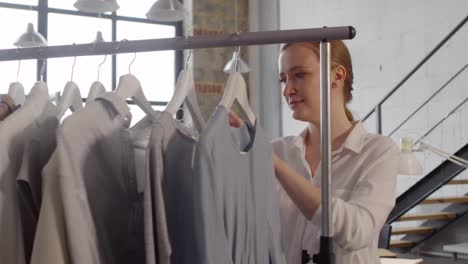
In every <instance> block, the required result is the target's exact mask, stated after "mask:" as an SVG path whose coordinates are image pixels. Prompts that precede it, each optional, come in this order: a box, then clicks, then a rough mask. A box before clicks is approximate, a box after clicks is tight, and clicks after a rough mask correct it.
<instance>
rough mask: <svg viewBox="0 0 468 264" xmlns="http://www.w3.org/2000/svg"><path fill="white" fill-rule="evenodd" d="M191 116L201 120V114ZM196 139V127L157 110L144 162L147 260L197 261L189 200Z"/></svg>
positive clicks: (190, 198)
mask: <svg viewBox="0 0 468 264" xmlns="http://www.w3.org/2000/svg"><path fill="white" fill-rule="evenodd" d="M195 113H198V112H196V111H195ZM193 118H194V119H196V120H202V119H201V118H202V117H201V116H196V115H195V116H193ZM197 139H198V132H197V131H194V130H192V129H189V128H187V127H186V126H184V125H183V124H181V123H180V122H179V121H177V120H175V119H174V118H173V117H172V115H171V114H170V113H168V112H166V111H163V112H160V113H159V115H158V118H157V120H156V122H155V124H154V125H153V129H152V133H151V137H150V143H149V146H148V152H147V162H146V164H147V174H146V175H147V177H146V180H147V183H149V184H147V186H146V189H145V204H146V205H152V206H147V207H146V208H145V212H146V216H145V220H146V222H145V227H146V234H147V237H146V241H147V256H148V258H147V262H146V263H147V264H152V263H158V264H161V263H164V264H168V263H172V264H177V263H200V262H197V260H198V259H199V257H197V251H196V248H195V247H194V246H193V245H194V244H195V243H198V241H197V240H196V238H195V236H194V228H195V227H194V226H193V221H192V219H193V217H194V216H193V206H192V204H191V201H192V199H193V177H194V170H193V167H192V161H193V158H194V154H195V146H196V142H197ZM155 249H157V250H156V252H157V253H156V252H155ZM155 255H157V256H158V257H157V259H154V257H153V256H155Z"/></svg>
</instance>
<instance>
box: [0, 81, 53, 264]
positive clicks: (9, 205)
mask: <svg viewBox="0 0 468 264" xmlns="http://www.w3.org/2000/svg"><path fill="white" fill-rule="evenodd" d="M48 100H49V95H48V90H47V86H46V85H45V84H44V83H36V84H35V85H34V87H33V88H32V89H31V92H30V93H29V96H28V99H27V100H26V102H25V104H24V105H23V106H22V107H21V108H19V109H18V110H17V111H15V112H14V113H12V114H11V115H10V116H9V117H8V118H7V119H5V120H4V121H2V122H0V135H1V137H0V146H2V147H1V148H0V157H1V158H0V182H1V183H2V188H1V189H0V192H1V194H0V237H1V239H0V263H15V264H21V263H26V259H25V249H24V241H23V230H22V225H21V218H20V204H19V198H18V193H17V186H16V177H17V175H18V171H19V170H20V168H21V158H22V156H23V152H24V146H25V144H26V142H28V141H30V140H31V139H32V138H33V137H34V135H33V134H32V132H33V131H32V130H31V129H28V128H29V127H30V126H31V125H32V124H33V123H34V121H35V120H36V119H39V118H40V116H41V115H42V114H43V113H44V109H45V107H46V104H47V102H48Z"/></svg>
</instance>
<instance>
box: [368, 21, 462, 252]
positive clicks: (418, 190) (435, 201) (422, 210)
mask: <svg viewBox="0 0 468 264" xmlns="http://www.w3.org/2000/svg"><path fill="white" fill-rule="evenodd" d="M467 21H468V17H465V18H464V19H463V21H461V23H459V24H458V25H457V26H456V27H455V28H454V29H453V30H452V31H451V32H450V33H449V34H448V36H447V37H446V38H444V39H443V40H442V41H441V43H439V45H437V46H436V47H435V48H434V49H433V50H432V51H431V52H430V53H429V54H428V55H427V56H426V57H425V58H424V59H423V60H422V61H421V62H420V63H419V64H418V65H417V66H416V67H415V68H414V69H413V70H412V71H411V72H410V73H409V74H408V75H407V76H405V77H404V78H403V80H402V81H401V82H400V83H398V85H397V86H396V87H395V88H394V89H392V90H391V91H390V93H389V94H388V95H387V96H385V97H384V98H383V99H382V101H380V102H379V103H378V104H377V106H376V107H375V108H374V109H373V110H372V111H371V112H370V113H369V114H367V115H366V117H365V118H364V119H363V121H364V122H365V121H366V120H367V119H369V118H370V117H371V116H374V117H375V118H376V125H377V126H376V130H377V132H378V133H380V134H384V135H387V136H390V137H392V136H393V137H394V139H395V140H398V138H395V136H396V133H398V132H400V131H401V128H402V127H403V128H404V126H406V125H408V124H409V123H410V121H412V119H414V117H415V116H417V114H418V113H420V112H422V111H423V110H427V109H428V107H430V106H434V104H435V102H440V101H441V99H440V97H441V96H444V93H446V92H447V90H448V89H447V87H451V86H454V83H456V82H457V79H462V78H465V77H466V76H467V74H468V71H466V70H467V68H468V63H465V64H464V65H462V67H460V68H459V70H458V71H457V72H456V73H455V74H453V75H452V76H450V77H449V78H447V81H446V82H445V83H444V84H443V85H442V86H441V87H440V88H439V89H437V90H436V91H435V92H434V93H433V94H432V95H431V96H429V97H428V98H427V99H426V100H425V101H424V102H423V103H422V104H420V105H419V107H417V109H416V110H415V111H413V112H412V113H411V114H410V115H409V116H408V117H407V118H405V119H404V120H403V121H402V122H401V123H399V124H398V125H397V126H395V127H393V128H392V129H390V130H388V132H386V131H384V130H385V129H384V127H383V125H382V123H383V117H384V116H385V115H384V114H383V112H384V110H385V109H384V108H383V107H382V105H383V104H384V102H385V101H387V100H388V99H389V98H391V97H392V96H394V95H395V93H396V92H397V90H399V89H400V88H401V87H402V86H403V85H404V84H405V83H406V82H407V81H408V80H409V79H410V78H411V77H412V76H413V75H414V74H415V73H416V72H417V71H418V70H419V69H420V68H421V67H423V65H424V64H425V63H426V62H428V61H429V59H430V58H431V57H432V56H433V55H434V54H435V53H437V52H438V51H439V49H440V48H441V47H443V46H444V45H445V44H446V42H447V41H448V40H450V39H451V38H452V37H453V36H454V35H455V34H456V33H457V32H458V31H459V30H460V29H462V28H463V27H464V26H465V24H466V22H467ZM465 29H466V28H465ZM465 32H466V31H465ZM462 85H465V90H464V91H468V87H466V82H465V83H464V84H462ZM437 97H439V98H437ZM460 99H461V102H458V103H454V104H447V105H446V109H447V114H446V116H445V117H443V118H441V119H440V120H439V121H438V122H435V124H433V126H432V127H430V128H429V129H428V130H427V131H426V132H425V133H424V135H422V137H420V138H419V139H418V140H417V141H416V143H418V142H420V141H423V140H424V141H426V140H427V139H429V138H430V137H431V135H432V134H434V133H435V132H437V130H440V128H441V127H442V125H446V124H447V121H448V120H449V119H450V117H451V116H452V115H453V114H454V113H456V112H457V111H459V110H460V109H462V108H464V107H466V106H467V105H468V92H466V93H465V94H464V98H460ZM454 105H455V107H454ZM464 120H465V122H468V117H467V118H465V119H464ZM461 122H463V121H461ZM452 129H457V128H455V127H454V128H452ZM416 143H415V145H416ZM467 143H468V142H467V138H466V137H464V142H460V146H461V148H459V149H458V151H456V152H454V153H452V154H454V155H456V156H458V157H461V158H463V159H468V144H467ZM434 155H435V154H434ZM465 169H466V168H464V167H462V166H459V165H457V164H454V163H452V162H451V161H449V160H445V161H443V162H442V163H441V164H439V165H436V166H435V168H433V169H432V170H431V171H430V172H428V173H427V174H426V175H424V176H423V177H421V179H420V180H419V181H418V182H416V183H415V184H414V185H412V186H411V187H410V188H408V189H407V190H406V191H404V192H403V193H402V194H401V195H399V196H398V198H397V200H396V203H395V207H394V209H393V210H392V212H391V213H390V215H389V217H388V219H387V222H386V224H387V225H391V226H392V228H391V229H388V230H391V232H388V230H386V231H384V229H382V233H381V236H382V234H384V236H385V235H387V234H388V235H389V236H390V243H389V244H388V245H387V243H382V244H379V246H380V247H385V248H388V249H390V251H392V252H393V253H408V252H412V253H418V252H421V250H425V249H426V248H427V244H428V243H429V242H430V243H433V241H435V240H437V239H439V240H440V238H441V237H442V238H443V239H442V240H444V239H445V240H447V238H444V233H446V232H452V233H453V232H456V231H454V230H455V229H454V227H457V228H460V226H461V225H462V224H460V223H464V222H467V223H468V221H467V220H468V179H466V177H465V175H468V174H466V173H465V174H464V171H465ZM407 177H411V176H407ZM450 188H452V189H453V188H459V189H462V190H466V193H465V192H462V193H461V194H459V195H457V194H456V193H453V192H451V191H449V190H451V189H450ZM444 190H445V191H444ZM465 216H466V219H465ZM466 225H467V227H466V229H465V230H464V231H463V232H464V233H467V234H468V224H466ZM452 233H450V234H452ZM452 236H453V237H455V238H454V239H455V240H456V239H458V240H459V239H460V238H457V235H456V233H455V235H452ZM460 237H462V238H461V239H465V238H466V237H468V236H466V235H464V236H460ZM450 239H451V238H450ZM450 239H449V240H450ZM442 240H441V241H442ZM445 240H444V241H445ZM458 240H457V241H455V242H452V243H450V244H455V245H459V244H461V243H466V242H468V239H467V240H466V241H458ZM383 241H385V239H383ZM426 242H427V243H426ZM435 244H437V243H435ZM382 245H383V246H382ZM443 246H446V245H442V246H440V247H439V248H440V251H443V249H442V248H443ZM445 248H449V249H450V250H452V251H451V252H452V253H447V254H448V255H449V256H450V254H454V253H453V250H454V249H453V248H451V247H447V246H446V247H445ZM447 252H449V251H447ZM387 253H388V251H387Z"/></svg>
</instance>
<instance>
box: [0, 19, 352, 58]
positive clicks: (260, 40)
mask: <svg viewBox="0 0 468 264" xmlns="http://www.w3.org/2000/svg"><path fill="white" fill-rule="evenodd" d="M355 34H356V31H355V29H354V28H353V27H351V26H347V27H324V28H310V29H294V30H278V31H263V32H242V33H233V34H222V35H214V36H193V37H191V36H188V37H175V38H162V39H146V40H131V41H126V40H122V41H115V42H102V43H88V44H76V45H75V44H74V45H61V46H42V47H34V48H16V49H4V50H0V61H12V60H29V59H47V58H61V57H75V56H92V55H106V54H107V55H109V54H120V53H134V52H149V51H161V50H185V49H202V48H219V47H233V46H248V45H266V44H278V43H287V42H301V41H323V40H326V41H331V40H338V39H352V38H354V36H355Z"/></svg>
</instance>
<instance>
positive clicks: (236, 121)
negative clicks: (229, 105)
mask: <svg viewBox="0 0 468 264" xmlns="http://www.w3.org/2000/svg"><path fill="white" fill-rule="evenodd" d="M229 124H230V125H231V126H232V127H235V128H240V127H242V126H243V125H244V120H242V118H240V117H239V116H238V115H237V114H236V113H235V112H232V111H231V112H229Z"/></svg>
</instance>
